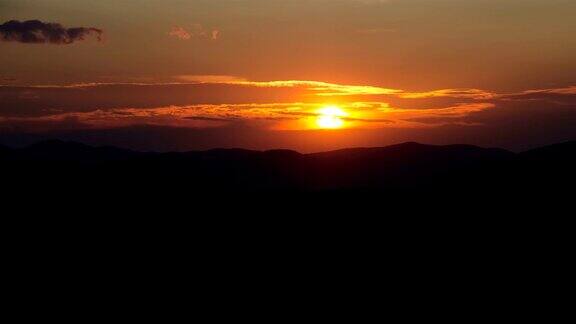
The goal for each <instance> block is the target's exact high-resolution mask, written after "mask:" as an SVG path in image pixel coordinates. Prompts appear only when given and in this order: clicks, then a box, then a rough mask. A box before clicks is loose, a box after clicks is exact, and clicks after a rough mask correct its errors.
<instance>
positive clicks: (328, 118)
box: [316, 106, 348, 129]
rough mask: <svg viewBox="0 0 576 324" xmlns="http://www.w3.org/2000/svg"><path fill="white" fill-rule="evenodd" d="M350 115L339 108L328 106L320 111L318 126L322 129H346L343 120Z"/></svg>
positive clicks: (317, 120)
mask: <svg viewBox="0 0 576 324" xmlns="http://www.w3.org/2000/svg"><path fill="white" fill-rule="evenodd" d="M346 116H348V114H347V113H346V112H345V111H343V110H342V109H341V108H339V107H337V106H326V107H324V108H322V109H320V110H319V111H318V117H317V119H316V124H317V125H318V127H319V128H322V129H337V128H342V127H344V120H343V118H344V117H346Z"/></svg>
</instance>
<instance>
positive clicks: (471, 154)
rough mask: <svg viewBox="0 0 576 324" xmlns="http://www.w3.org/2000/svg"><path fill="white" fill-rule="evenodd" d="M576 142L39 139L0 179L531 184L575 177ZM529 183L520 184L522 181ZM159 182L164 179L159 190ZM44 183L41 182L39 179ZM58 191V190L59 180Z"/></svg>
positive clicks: (334, 189) (321, 186)
mask: <svg viewBox="0 0 576 324" xmlns="http://www.w3.org/2000/svg"><path fill="white" fill-rule="evenodd" d="M575 154H576V142H570V143H563V144H558V145H552V146H547V147H542V148H539V149H535V150H531V151H528V152H523V153H520V154H516V153H512V152H509V151H506V150H502V149H494V148H480V147H476V146H471V145H447V146H436V145H424V144H418V143H403V144H398V145H392V146H388V147H377V148H353V149H343V150H337V151H331V152H322V153H313V154H300V153H298V152H295V151H290V150H273V151H251V150H243V149H214V150H209V151H193V152H182V153H176V152H174V153H145V152H135V151H131V150H124V149H119V148H114V147H91V146H88V145H84V144H80V143H74V142H64V141H46V142H40V143H37V144H34V145H31V146H28V147H25V148H19V149H11V148H7V147H0V164H1V166H2V169H3V170H7V175H8V176H7V177H6V179H5V184H7V185H10V186H14V187H18V186H22V185H23V184H36V186H35V187H36V188H38V187H43V186H44V187H50V186H58V187H61V188H64V190H63V191H62V192H66V191H74V190H76V189H74V190H73V189H72V188H77V189H78V190H91V191H93V190H95V189H94V188H96V187H101V186H102V187H105V188H107V189H106V190H107V191H124V192H131V193H132V192H145V193H153V192H155V191H158V192H160V193H166V192H170V191H173V192H180V191H179V190H180V189H177V188H185V190H186V192H188V193H195V194H198V193H200V194H202V193H204V194H206V193H211V194H212V193H219V194H232V193H238V194H246V193H263V194H270V193H274V192H283V193H306V194H314V193H326V192H330V193H343V192H345V193H389V194H393V195H397V196H400V195H406V194H413V195H426V194H439V193H445V194H447V195H449V194H458V195H461V194H463V193H470V194H473V193H479V192H484V191H485V190H489V191H490V192H503V191H508V190H513V191H519V190H520V191H526V188H533V191H538V190H539V188H537V185H538V184H537V183H533V184H530V183H529V182H528V183H527V180H526V179H536V180H538V181H539V182H544V183H547V184H548V185H549V181H547V180H549V179H547V177H548V176H549V175H550V174H554V175H558V174H562V176H563V177H564V179H569V178H571V177H573V175H574V172H573V171H572V168H571V167H570V166H571V162H573V161H574V159H575ZM526 185H528V187H526ZM159 188H162V189H161V190H160V189H159ZM45 190H47V189H46V188H45ZM60 190H62V189H60Z"/></svg>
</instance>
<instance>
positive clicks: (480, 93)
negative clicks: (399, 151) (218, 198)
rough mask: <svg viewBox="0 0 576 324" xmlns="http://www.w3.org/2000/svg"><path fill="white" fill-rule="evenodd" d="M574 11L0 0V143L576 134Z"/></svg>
mask: <svg viewBox="0 0 576 324" xmlns="http://www.w3.org/2000/svg"><path fill="white" fill-rule="evenodd" d="M575 16H576V1H573V0H467V1H462V0H124V1H120V0H97V1H96V0H94V1H90V0H86V1H77V0H0V143H5V144H8V145H10V144H27V143H29V142H32V141H36V140H40V139H45V138H51V137H57V138H62V139H69V140H77V141H82V142H86V143H89V144H94V145H117V146H122V147H128V148H134V149H139V150H159V151H168V150H195V149H210V148H215V147H243V148H250V149H273V148H289V149H296V150H299V151H303V152H311V151H320V150H330V149H337V148H343V147H351V146H382V145H389V144H395V143H399V142H405V141H418V142H423V143H431V144H452V143H469V144H476V145H481V146H490V147H493V146H497V147H504V148H508V149H512V150H524V149H528V148H532V147H536V146H539V145H545V144H551V143H554V142H559V141H566V140H573V139H576V127H574V125H576V80H575V79H576V59H575V58H576V37H574V34H575V33H576V19H574V17H575ZM31 21H32V22H31Z"/></svg>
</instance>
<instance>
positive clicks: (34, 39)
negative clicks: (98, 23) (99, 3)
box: [0, 20, 103, 45]
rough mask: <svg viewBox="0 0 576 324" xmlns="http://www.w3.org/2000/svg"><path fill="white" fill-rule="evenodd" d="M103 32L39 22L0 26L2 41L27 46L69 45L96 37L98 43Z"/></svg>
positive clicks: (9, 22)
mask: <svg viewBox="0 0 576 324" xmlns="http://www.w3.org/2000/svg"><path fill="white" fill-rule="evenodd" d="M102 34H103V31H102V30H101V29H98V28H93V27H74V28H65V27H63V26H62V25H60V24H57V23H45V22H42V21H39V20H27V21H22V22H21V21H18V20H10V21H8V22H5V23H4V24H2V25H0V40H2V41H5V42H19V43H26V44H45V43H47V44H56V45H67V44H72V43H74V42H77V41H81V40H84V39H85V38H86V37H88V36H96V38H97V39H98V41H100V40H101V38H102Z"/></svg>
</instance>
